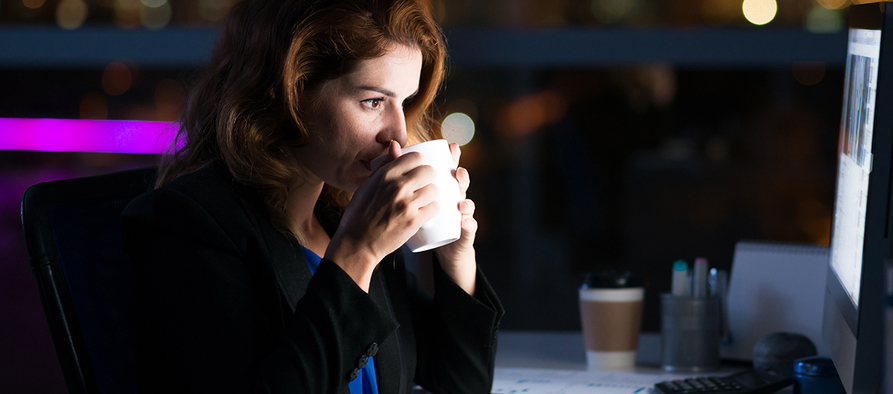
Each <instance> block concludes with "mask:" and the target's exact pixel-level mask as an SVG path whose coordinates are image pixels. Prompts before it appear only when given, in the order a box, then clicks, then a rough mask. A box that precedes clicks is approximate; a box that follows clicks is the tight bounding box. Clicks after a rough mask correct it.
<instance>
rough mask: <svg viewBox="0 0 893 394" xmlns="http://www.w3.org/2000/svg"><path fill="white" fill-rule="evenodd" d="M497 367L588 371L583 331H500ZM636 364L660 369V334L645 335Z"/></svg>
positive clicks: (641, 339) (637, 354)
mask: <svg viewBox="0 0 893 394" xmlns="http://www.w3.org/2000/svg"><path fill="white" fill-rule="evenodd" d="M498 340H499V344H498V348H497V350H496V367H497V368H544V369H568V370H585V369H586V351H585V350H584V348H583V334H582V333H581V332H580V331H500V332H499V338H498ZM636 364H637V365H640V366H643V367H653V368H658V367H659V366H660V334H658V333H647V332H646V333H642V334H641V336H640V337H639V348H638V350H637V351H636Z"/></svg>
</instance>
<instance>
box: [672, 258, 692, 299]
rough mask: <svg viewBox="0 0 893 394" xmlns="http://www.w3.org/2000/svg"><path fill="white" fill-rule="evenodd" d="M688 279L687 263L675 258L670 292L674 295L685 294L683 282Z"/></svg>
mask: <svg viewBox="0 0 893 394" xmlns="http://www.w3.org/2000/svg"><path fill="white" fill-rule="evenodd" d="M687 279H688V263H686V262H685V261H684V260H676V262H674V263H673V282H672V287H671V290H670V291H671V292H672V294H673V295H674V296H684V295H685V284H686V282H687Z"/></svg>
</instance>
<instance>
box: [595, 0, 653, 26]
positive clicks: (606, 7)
mask: <svg viewBox="0 0 893 394" xmlns="http://www.w3.org/2000/svg"><path fill="white" fill-rule="evenodd" d="M641 6H642V0H592V4H591V6H590V10H591V11H592V15H593V16H595V19H596V20H598V21H599V22H601V23H604V24H611V23H617V22H621V21H623V20H625V19H627V18H630V17H632V16H635V14H637V13H638V12H639V9H640V8H641Z"/></svg>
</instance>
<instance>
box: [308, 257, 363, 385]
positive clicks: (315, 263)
mask: <svg viewBox="0 0 893 394" xmlns="http://www.w3.org/2000/svg"><path fill="white" fill-rule="evenodd" d="M301 249H302V250H303V252H304V258H305V259H306V260H307V265H308V266H310V274H315V273H316V268H317V267H319V262H320V261H322V259H321V258H320V257H319V256H317V255H316V253H313V251H311V250H310V249H307V248H305V247H304V246H303V245H301ZM347 387H348V388H349V389H350V394H378V382H377V381H376V380H375V363H373V362H372V357H369V360H368V361H366V366H365V367H363V369H361V370H360V373H359V374H358V375H357V378H356V379H354V380H352V381H351V382H350V383H349V384H348V386H347Z"/></svg>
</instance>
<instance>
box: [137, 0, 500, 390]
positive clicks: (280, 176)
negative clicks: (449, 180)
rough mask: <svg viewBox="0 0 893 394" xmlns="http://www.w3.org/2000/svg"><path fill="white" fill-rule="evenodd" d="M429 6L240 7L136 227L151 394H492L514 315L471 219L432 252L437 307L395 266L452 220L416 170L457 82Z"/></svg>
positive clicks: (259, 2) (282, 2)
mask: <svg viewBox="0 0 893 394" xmlns="http://www.w3.org/2000/svg"><path fill="white" fill-rule="evenodd" d="M417 1H418V0H330V1H325V0H275V1H274V0H245V1H243V2H241V3H238V4H236V5H234V6H233V9H232V10H231V11H230V15H229V16H228V19H227V21H226V22H225V25H224V28H223V30H222V32H221V33H220V34H221V36H220V38H219V41H218V43H217V46H216V48H215V52H214V55H213V56H212V60H211V63H210V66H209V68H208V70H207V71H206V74H205V75H204V77H203V78H202V79H201V80H200V82H199V83H198V85H197V86H196V87H195V89H194V90H193V92H192V95H191V96H190V100H189V102H188V104H187V108H186V110H185V113H184V116H183V118H182V121H181V127H180V131H179V133H178V142H177V143H175V144H174V152H173V154H171V155H169V156H168V157H167V159H166V161H165V162H164V163H162V166H161V167H160V176H159V187H158V188H157V189H156V190H154V191H151V192H149V193H146V194H144V195H142V196H140V197H139V198H137V199H136V200H134V201H133V202H132V203H131V204H130V205H129V206H128V207H127V209H126V210H125V213H124V217H123V237H124V241H125V245H126V247H127V250H128V254H129V255H130V256H131V258H132V260H133V261H134V264H135V267H136V272H137V285H136V289H135V291H136V295H137V297H136V298H137V307H138V308H137V310H138V313H137V315H138V317H137V319H138V321H137V323H138V324H137V330H138V343H137V358H138V364H139V374H140V376H139V380H140V382H139V383H140V386H141V389H143V390H144V391H148V392H183V391H194V392H248V391H262V392H289V393H348V392H350V393H352V394H355V393H360V392H362V393H370V392H381V393H408V392H410V390H411V389H412V386H413V385H414V384H419V385H421V386H422V387H424V388H426V389H428V390H430V391H433V392H438V393H439V392H445V393H446V392H454V393H488V392H489V390H490V386H491V384H492V376H493V362H494V355H495V347H496V343H495V333H496V327H497V326H498V322H499V319H500V317H501V316H502V313H503V310H502V307H501V306H500V304H499V301H498V300H497V298H496V296H495V294H494V293H493V291H492V289H491V288H490V286H489V285H488V284H487V283H486V280H485V279H484V277H483V276H482V274H481V272H480V271H479V270H478V268H477V265H476V261H475V254H474V247H473V240H474V234H475V231H476V228H477V224H476V222H475V221H474V218H473V216H472V215H473V211H474V204H473V203H472V202H471V201H470V200H464V201H462V202H461V203H460V204H459V209H460V211H461V212H462V214H463V221H462V235H461V238H460V239H459V240H458V241H456V242H454V243H452V244H449V245H446V246H443V247H441V248H438V249H437V250H436V251H435V253H434V254H435V259H434V260H435V262H434V266H433V271H434V282H435V292H434V296H433V297H432V296H430V295H428V294H427V293H425V292H424V291H423V290H421V289H420V287H419V286H418V285H417V284H416V282H415V280H414V278H413V276H412V275H411V274H409V273H408V272H407V270H406V268H405V266H404V263H403V258H402V255H401V253H400V246H401V245H402V244H403V243H404V242H406V241H407V240H408V239H409V237H410V236H412V235H413V234H414V233H415V231H416V230H418V228H419V227H420V226H421V224H422V223H424V222H425V221H426V220H427V219H428V218H430V217H432V216H433V215H434V214H435V213H436V212H437V210H438V209H439V207H438V206H437V204H436V203H434V198H435V197H436V194H437V190H436V187H434V186H433V185H431V182H432V181H433V179H434V171H433V169H431V168H430V167H428V166H424V165H421V163H422V162H421V157H420V156H419V155H418V154H415V153H408V154H406V155H401V148H402V147H403V146H405V145H406V144H408V143H414V142H419V141H423V140H427V139H430V138H432V137H433V134H434V133H433V132H432V131H431V130H433V128H432V127H431V123H430V118H429V117H428V111H429V109H430V107H431V103H432V101H433V99H434V95H435V93H436V90H437V88H438V86H439V84H440V83H441V80H442V76H443V62H444V53H445V50H444V46H443V42H442V40H441V36H440V32H439V29H438V28H437V26H436V24H435V23H434V22H433V20H432V18H431V16H430V14H429V12H428V10H427V9H426V8H424V7H423V6H421V5H420V4H418V2H417ZM451 151H452V153H453V157H454V159H455V160H456V161H457V162H458V158H459V148H458V147H457V146H455V145H453V146H451ZM384 154H387V155H388V159H387V160H386V164H384V165H383V166H382V167H381V168H379V169H377V170H376V171H374V172H373V171H371V169H370V168H369V163H370V161H371V160H372V159H373V158H375V157H377V156H380V155H384ZM456 176H457V179H458V181H459V184H460V188H461V190H462V193H463V195H464V192H465V190H466V189H467V187H468V184H469V178H468V173H467V171H466V170H464V169H461V168H460V169H459V170H457V172H456ZM376 390H377V391H376Z"/></svg>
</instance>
